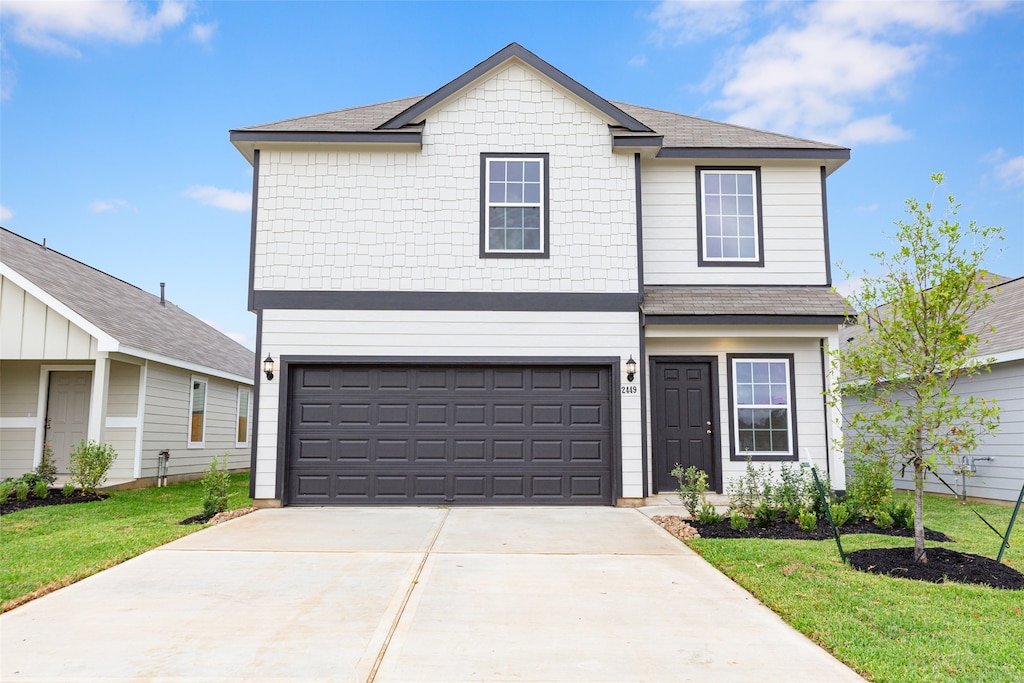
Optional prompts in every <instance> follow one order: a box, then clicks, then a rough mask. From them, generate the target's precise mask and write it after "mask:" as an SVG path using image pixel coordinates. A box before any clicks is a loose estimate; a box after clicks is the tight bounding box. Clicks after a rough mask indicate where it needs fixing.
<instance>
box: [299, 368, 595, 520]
mask: <svg viewBox="0 0 1024 683" xmlns="http://www.w3.org/2000/svg"><path fill="white" fill-rule="evenodd" d="M289 375H290V377H289V389H290V394H289V401H288V424H289V433H288V439H287V443H288V448H287V452H286V461H287V473H286V480H287V487H288V502H289V503H290V504H292V505H333V504H346V503H349V504H366V503H388V504H395V503H420V504H423V503H427V504H430V503H434V504H438V503H453V504H460V503H461V504H474V503H475V504H480V503H491V504H513V503H530V504H537V503H551V504H559V505H564V504H610V503H611V502H612V491H611V465H612V415H611V412H612V411H611V403H612V402H611V390H610V389H611V387H610V372H609V369H608V367H607V366H603V367H602V366H573V367H565V366H558V367H546V366H530V367H523V366H514V367H513V366H464V365H459V366H454V365H429V366H415V367H411V366H404V365H379V366H377V365H374V366H367V365H363V366H359V365H345V366H338V365H302V366H292V367H290V369H289Z"/></svg>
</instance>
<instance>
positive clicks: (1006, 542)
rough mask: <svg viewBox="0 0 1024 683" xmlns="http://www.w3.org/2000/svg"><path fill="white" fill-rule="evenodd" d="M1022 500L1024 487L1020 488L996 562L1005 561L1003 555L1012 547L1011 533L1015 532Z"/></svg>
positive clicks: (1023, 498)
mask: <svg viewBox="0 0 1024 683" xmlns="http://www.w3.org/2000/svg"><path fill="white" fill-rule="evenodd" d="M1022 500H1024V486H1021V487H1020V495H1019V496H1017V505H1016V506H1015V507H1014V508H1013V514H1012V515H1010V526H1008V527H1006V535H1005V536H1003V543H1002V545H1000V546H999V556H998V557H996V562H1002V561H1003V553H1004V552H1005V551H1006V549H1007V548H1009V547H1010V532H1011V531H1013V523H1014V522H1016V521H1017V512H1018V511H1019V510H1020V503H1021V501H1022Z"/></svg>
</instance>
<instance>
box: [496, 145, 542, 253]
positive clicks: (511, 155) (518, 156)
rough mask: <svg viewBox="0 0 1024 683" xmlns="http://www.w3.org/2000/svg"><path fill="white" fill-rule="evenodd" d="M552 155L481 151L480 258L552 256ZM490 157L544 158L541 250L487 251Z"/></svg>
mask: <svg viewBox="0 0 1024 683" xmlns="http://www.w3.org/2000/svg"><path fill="white" fill-rule="evenodd" d="M550 157H551V155H550V154H548V153H547V152H481V153H480V258H542V259H546V258H550V257H551V222H550V220H549V216H550V210H549V207H550V206H551V194H550V191H551V182H550V180H551V170H550V169H551V158H550ZM488 159H542V160H543V161H544V174H543V175H544V178H543V183H544V189H543V192H544V201H543V207H542V208H541V224H542V225H541V231H542V233H543V234H542V235H541V239H542V241H543V242H544V244H543V245H542V249H541V251H523V252H512V251H508V252H506V251H502V252H494V251H487V206H488V201H487V200H488V194H487V192H488V188H487V160H488Z"/></svg>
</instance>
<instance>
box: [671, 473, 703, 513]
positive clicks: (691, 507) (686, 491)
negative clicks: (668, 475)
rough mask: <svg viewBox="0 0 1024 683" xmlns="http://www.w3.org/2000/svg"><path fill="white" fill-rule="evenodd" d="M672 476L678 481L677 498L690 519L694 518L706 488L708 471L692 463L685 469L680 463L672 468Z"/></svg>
mask: <svg viewBox="0 0 1024 683" xmlns="http://www.w3.org/2000/svg"><path fill="white" fill-rule="evenodd" d="M672 476H673V477H675V478H676V480H677V481H678V482H679V488H678V489H677V490H676V493H678V494H679V500H680V501H682V503H683V507H685V508H686V511H687V512H688V513H689V515H690V519H696V517H697V511H698V509H699V508H700V505H701V503H703V502H704V494H705V493H706V492H707V490H708V473H707V472H705V471H704V470H701V469H698V468H697V467H694V466H692V465H691V466H690V467H687V468H686V469H685V470H684V469H683V466H682V465H676V466H675V468H674V469H673V470H672Z"/></svg>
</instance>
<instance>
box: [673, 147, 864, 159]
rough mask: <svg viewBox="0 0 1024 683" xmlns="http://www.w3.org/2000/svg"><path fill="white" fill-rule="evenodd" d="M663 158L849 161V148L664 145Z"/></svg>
mask: <svg viewBox="0 0 1024 683" xmlns="http://www.w3.org/2000/svg"><path fill="white" fill-rule="evenodd" d="M658 157H659V158H661V159H828V160H836V161H849V160H850V150H848V149H780V148H775V149H772V148H768V147H664V148H662V150H661V151H660V152H658Z"/></svg>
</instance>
